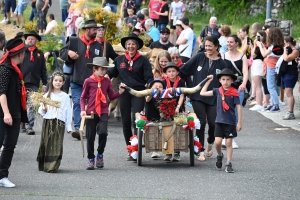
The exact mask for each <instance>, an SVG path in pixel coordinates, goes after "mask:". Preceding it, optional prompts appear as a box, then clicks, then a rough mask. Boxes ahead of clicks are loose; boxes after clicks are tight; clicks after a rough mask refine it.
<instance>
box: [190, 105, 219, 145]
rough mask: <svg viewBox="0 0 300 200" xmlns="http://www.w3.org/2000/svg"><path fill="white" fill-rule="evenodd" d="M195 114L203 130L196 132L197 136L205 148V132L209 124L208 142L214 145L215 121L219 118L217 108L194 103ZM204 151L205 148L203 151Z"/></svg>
mask: <svg viewBox="0 0 300 200" xmlns="http://www.w3.org/2000/svg"><path fill="white" fill-rule="evenodd" d="M192 105H193V109H194V112H195V113H196V115H197V117H198V119H199V120H200V124H201V128H200V130H196V135H197V136H198V137H199V140H200V142H201V143H202V146H203V147H204V131H205V125H206V121H207V123H208V138H207V142H208V143H209V144H213V143H214V141H215V136H214V132H215V121H216V116H217V106H211V105H208V104H206V103H203V102H202V101H193V102H192ZM202 151H204V148H203V149H202Z"/></svg>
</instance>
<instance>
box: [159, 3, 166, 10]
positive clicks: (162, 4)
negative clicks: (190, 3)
mask: <svg viewBox="0 0 300 200" xmlns="http://www.w3.org/2000/svg"><path fill="white" fill-rule="evenodd" d="M166 3H167V2H165V1H163V2H162V3H161V6H160V9H159V12H161V9H162V8H163V7H164V5H166Z"/></svg>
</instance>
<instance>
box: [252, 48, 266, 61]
mask: <svg viewBox="0 0 300 200" xmlns="http://www.w3.org/2000/svg"><path fill="white" fill-rule="evenodd" d="M254 53H255V55H256V57H255V58H253V60H257V59H260V60H264V57H263V56H262V55H261V52H260V49H259V47H256V48H255V51H254Z"/></svg>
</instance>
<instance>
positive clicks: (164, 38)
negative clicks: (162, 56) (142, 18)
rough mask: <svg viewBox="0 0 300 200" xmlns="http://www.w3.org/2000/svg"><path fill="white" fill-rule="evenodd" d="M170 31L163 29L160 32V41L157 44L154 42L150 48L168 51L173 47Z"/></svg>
mask: <svg viewBox="0 0 300 200" xmlns="http://www.w3.org/2000/svg"><path fill="white" fill-rule="evenodd" d="M169 36H170V30H169V29H168V28H162V29H161V30H160V39H159V40H158V41H156V42H152V43H151V44H150V46H149V47H150V48H151V49H154V48H160V49H164V50H168V49H169V47H173V46H174V45H173V44H172V43H171V42H170V41H169Z"/></svg>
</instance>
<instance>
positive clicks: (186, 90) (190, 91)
mask: <svg viewBox="0 0 300 200" xmlns="http://www.w3.org/2000/svg"><path fill="white" fill-rule="evenodd" d="M206 81H208V78H205V79H204V80H203V81H201V82H200V83H199V84H198V85H196V86H195V87H192V88H181V90H182V93H183V94H194V93H196V92H198V91H199V90H201V88H202V87H203V85H204V84H205V83H206Z"/></svg>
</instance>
